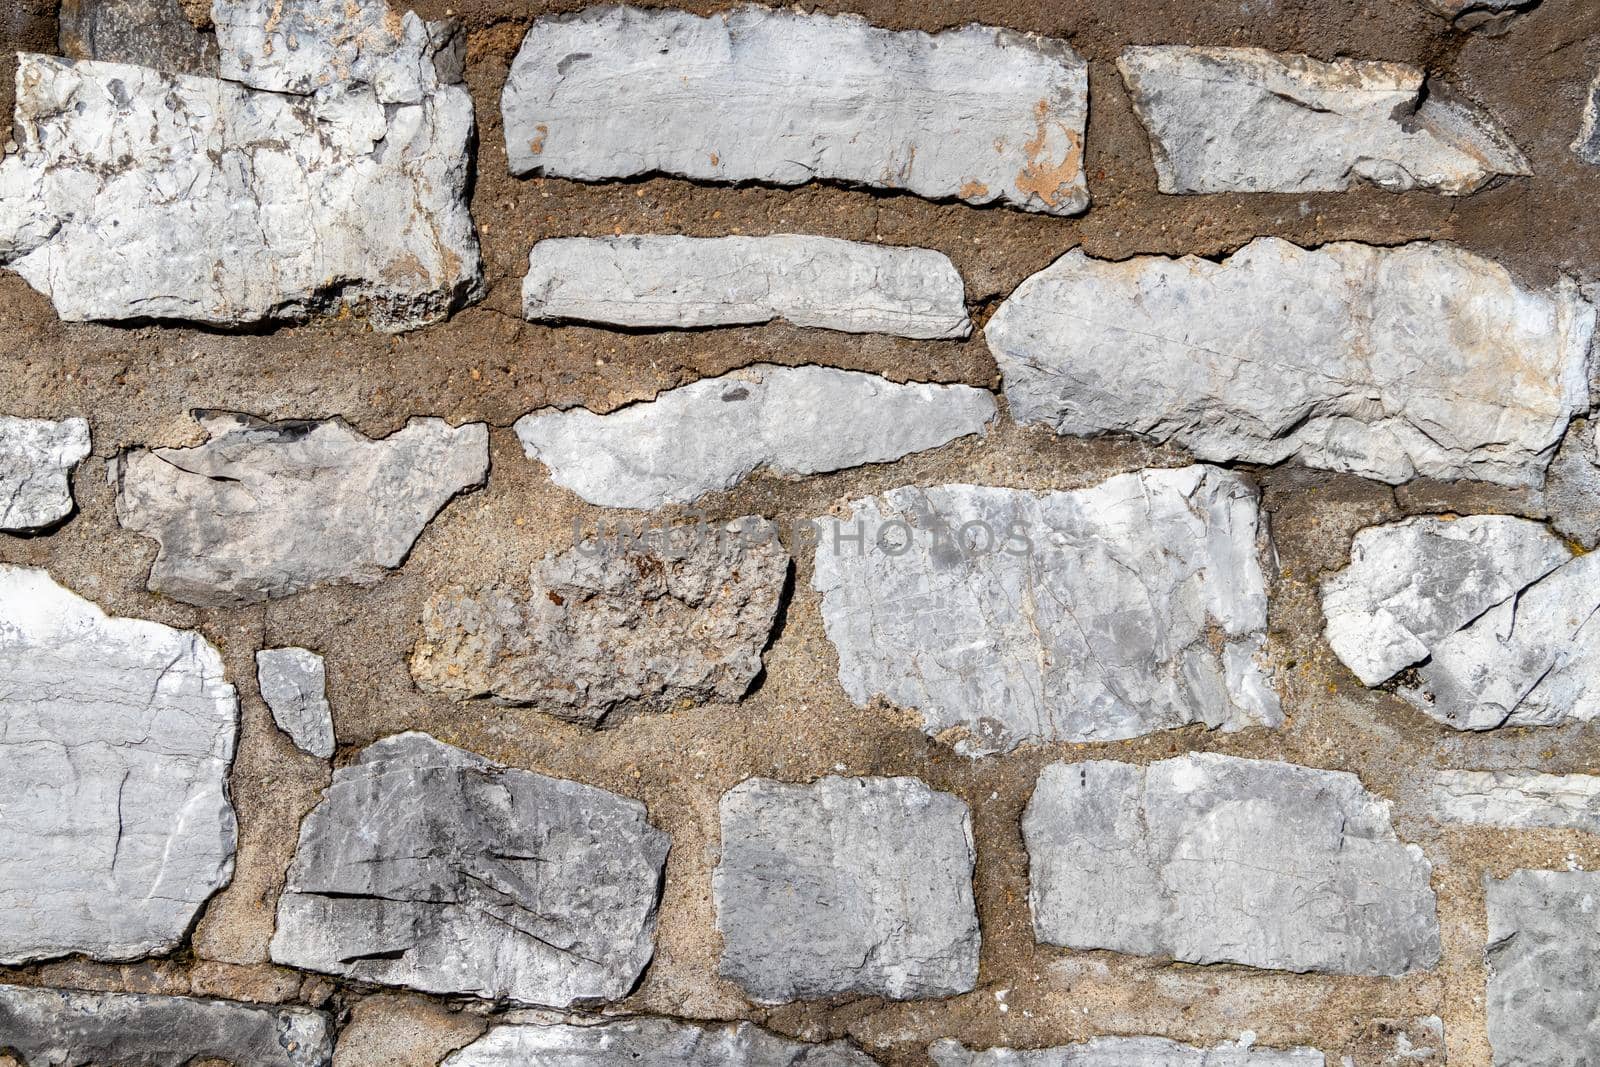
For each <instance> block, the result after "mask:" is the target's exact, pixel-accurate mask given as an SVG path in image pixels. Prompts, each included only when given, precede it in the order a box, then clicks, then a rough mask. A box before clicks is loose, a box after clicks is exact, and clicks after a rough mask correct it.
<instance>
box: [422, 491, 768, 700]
mask: <svg viewBox="0 0 1600 1067" xmlns="http://www.w3.org/2000/svg"><path fill="white" fill-rule="evenodd" d="M759 521H761V520H760V519H757V518H755V517H747V518H745V519H742V520H739V522H738V523H734V524H732V525H730V526H729V527H726V528H723V529H720V530H713V529H710V528H699V529H697V528H693V527H686V528H680V532H678V533H675V534H674V535H673V538H672V540H671V542H670V543H668V544H665V545H653V546H647V545H642V544H638V543H633V544H629V543H627V542H625V541H624V542H621V543H619V542H618V541H617V540H607V539H605V538H589V539H587V540H585V541H583V542H582V543H580V544H579V545H577V546H575V547H573V548H569V549H567V550H566V551H565V552H551V553H549V554H548V555H546V556H545V557H544V559H543V560H542V561H540V562H539V563H538V564H537V565H535V566H534V568H533V573H532V575H531V577H530V582H529V588H528V589H527V591H524V590H522V589H518V588H514V587H512V586H509V585H496V586H492V587H490V588H488V589H485V590H482V591H481V592H478V593H467V592H465V591H464V590H462V589H460V588H455V589H448V590H445V591H443V592H440V593H438V594H436V595H435V596H434V597H433V598H432V599H431V600H429V601H428V603H427V604H426V605H425V606H424V608H423V611H422V637H421V639H420V640H419V641H418V642H417V646H416V648H415V650H414V651H413V653H412V656H411V674H412V677H414V678H415V679H416V681H417V684H418V686H420V687H421V688H422V689H424V690H427V691H429V692H437V693H447V694H449V695H451V696H453V697H455V698H457V699H467V698H470V697H481V696H489V697H493V698H494V699H495V700H496V701H498V702H500V703H506V704H533V705H537V706H538V707H539V708H540V709H541V710H544V711H548V712H550V713H551V714H554V715H558V716H560V717H561V718H564V719H568V720H571V721H574V722H580V723H586V724H592V725H596V726H598V725H600V724H601V723H602V722H603V721H605V719H606V718H607V716H608V715H610V714H611V713H612V712H613V711H615V710H617V709H618V708H620V707H623V706H627V707H629V708H631V709H635V710H653V711H665V710H669V709H676V708H681V707H683V706H685V705H688V704H702V703H706V702H719V703H731V702H734V701H737V700H739V699H740V698H742V697H743V696H744V695H745V693H746V692H748V691H749V689H750V685H751V683H752V682H754V681H755V678H756V676H757V675H758V674H760V673H761V653H762V652H763V651H764V650H765V649H766V646H767V643H768V641H769V639H770V638H771V634H772V627H773V624H774V622H775V621H776V620H777V615H778V605H779V603H780V602H781V601H782V599H783V589H784V583H785V580H786V579H787V577H788V573H789V553H788V551H787V550H785V549H784V547H783V545H782V544H780V543H779V542H778V539H777V538H776V537H772V538H769V539H767V541H766V542H765V543H760V544H756V543H753V538H749V537H745V536H740V534H739V533H738V531H739V530H741V529H742V528H743V524H747V523H750V522H759Z"/></svg>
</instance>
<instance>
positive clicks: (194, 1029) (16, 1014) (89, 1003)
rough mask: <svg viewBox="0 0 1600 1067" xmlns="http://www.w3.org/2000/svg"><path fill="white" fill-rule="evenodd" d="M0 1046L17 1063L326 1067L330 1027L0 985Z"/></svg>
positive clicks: (293, 1011) (134, 996)
mask: <svg viewBox="0 0 1600 1067" xmlns="http://www.w3.org/2000/svg"><path fill="white" fill-rule="evenodd" d="M0 1050H5V1051H8V1052H12V1053H13V1054H14V1055H18V1056H20V1057H21V1060H22V1063H23V1064H24V1067H106V1065H108V1064H116V1065H118V1067H189V1065H190V1064H195V1063H200V1062H204V1061H210V1060H224V1061H226V1062H228V1063H229V1064H232V1065H233V1067H327V1064H328V1063H329V1061H330V1059H331V1057H332V1055H333V1026H332V1024H331V1023H330V1022H329V1019H328V1017H327V1016H326V1015H324V1014H323V1013H322V1012H318V1011H310V1010H308V1009H306V1008H279V1007H270V1008H269V1007H257V1006H255V1005H252V1004H238V1003H235V1002H233V1001H228V1000H198V999H194V998H191V997H165V996H147V995H144V994H138V993H91V992H80V991H78V990H73V989H24V988H22V987H20V986H9V985H7V986H0Z"/></svg>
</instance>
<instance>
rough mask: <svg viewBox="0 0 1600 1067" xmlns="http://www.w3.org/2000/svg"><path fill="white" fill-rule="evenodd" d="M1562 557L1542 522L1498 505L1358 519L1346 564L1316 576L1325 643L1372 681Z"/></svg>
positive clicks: (1565, 554) (1568, 553) (1565, 551)
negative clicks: (1469, 511) (1388, 519)
mask: <svg viewBox="0 0 1600 1067" xmlns="http://www.w3.org/2000/svg"><path fill="white" fill-rule="evenodd" d="M1571 558H1572V550H1571V549H1570V548H1568V547H1567V546H1566V545H1565V544H1563V543H1562V542H1561V539H1560V538H1558V537H1556V536H1555V535H1554V534H1552V533H1551V532H1550V531H1549V529H1548V528H1546V527H1545V526H1544V525H1543V524H1541V523H1537V522H1531V521H1529V520H1528V519H1518V518H1513V517H1511V516H1508V515H1468V516H1465V517H1463V518H1433V517H1422V518H1412V519H1404V520H1402V521H1400V522H1394V523H1389V524H1387V525H1383V526H1372V527H1368V528H1367V529H1365V530H1362V531H1361V532H1360V533H1358V534H1356V538H1355V543H1354V544H1353V545H1352V546H1351V548H1350V566H1348V567H1346V568H1345V569H1344V570H1341V571H1339V572H1338V573H1336V574H1334V575H1333V576H1331V577H1329V578H1327V579H1325V580H1324V581H1323V583H1322V613H1323V615H1324V616H1325V617H1326V619H1327V629H1326V631H1325V633H1326V635H1327V638H1328V644H1329V645H1331V646H1332V647H1333V650H1334V652H1336V653H1337V654H1338V656H1339V658H1340V659H1341V660H1343V661H1344V663H1345V665H1346V666H1347V667H1349V668H1350V669H1351V670H1352V671H1354V672H1355V673H1356V677H1358V678H1360V679H1361V680H1362V681H1363V682H1364V683H1366V684H1367V685H1377V684H1379V683H1380V682H1384V681H1387V680H1388V679H1389V678H1391V677H1393V676H1394V675H1395V674H1396V673H1398V672H1399V671H1401V670H1403V669H1404V668H1406V667H1409V666H1411V665H1412V664H1414V663H1419V662H1421V661H1422V660H1424V659H1427V657H1428V655H1429V653H1430V650H1431V649H1432V648H1433V647H1434V645H1435V644H1436V643H1437V642H1438V641H1439V640H1440V639H1441V638H1443V637H1446V636H1447V635H1449V634H1452V633H1455V632H1456V631H1457V630H1459V629H1460V628H1461V627H1463V626H1465V625H1467V624H1468V623H1470V622H1472V620H1473V619H1476V618H1477V617H1478V616H1480V615H1482V614H1483V613H1484V612H1485V611H1488V610H1489V609H1490V608H1492V607H1494V606H1495V605H1496V604H1499V603H1500V602H1501V601H1503V600H1505V599H1506V598H1508V597H1510V596H1513V595H1515V594H1516V593H1518V592H1520V591H1521V590H1523V589H1525V588H1527V587H1528V586H1529V585H1532V584H1533V583H1534V582H1535V581H1537V580H1539V579H1540V578H1542V577H1544V576H1545V575H1546V574H1549V573H1550V572H1551V571H1553V570H1555V569H1556V568H1557V567H1559V566H1561V565H1562V564H1563V563H1565V562H1567V561H1568V560H1569V559H1571Z"/></svg>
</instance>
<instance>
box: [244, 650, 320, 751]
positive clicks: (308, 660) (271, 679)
mask: <svg viewBox="0 0 1600 1067" xmlns="http://www.w3.org/2000/svg"><path fill="white" fill-rule="evenodd" d="M256 682H257V684H259V685H260V686H261V699H263V700H265V701H266V702H267V707H268V708H270V709H271V710H272V721H273V722H275V723H277V724H278V729H280V730H282V731H283V732H284V733H286V734H288V735H289V739H290V740H291V741H293V742H294V745H295V747H296V748H298V749H299V750H300V751H302V752H305V753H307V754H309V755H312V756H316V757H317V758H318V759H327V758H329V757H330V756H332V755H333V749H334V743H333V709H331V708H330V707H328V669H327V667H326V665H325V664H324V663H323V662H322V657H321V656H319V655H317V654H316V653H315V652H312V651H310V650H308V649H304V648H264V649H262V650H261V651H259V652H257V653H256Z"/></svg>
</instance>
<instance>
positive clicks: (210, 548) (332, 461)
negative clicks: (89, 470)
mask: <svg viewBox="0 0 1600 1067" xmlns="http://www.w3.org/2000/svg"><path fill="white" fill-rule="evenodd" d="M195 417H196V419H197V420H198V421H199V423H200V425H201V427H202V428H203V429H204V430H205V432H206V435H207V437H208V438H209V440H207V442H206V443H205V444H203V445H199V446H196V447H194V448H157V449H154V450H145V449H138V450H136V451H133V452H129V453H127V454H126V455H124V456H122V457H120V458H119V460H118V462H117V464H116V466H115V467H114V469H113V478H114V480H115V484H116V488H117V520H118V521H119V522H120V523H121V524H122V525H123V526H124V527H126V528H127V529H129V530H133V531H134V532H136V533H140V534H144V535H145V536H146V537H150V538H153V539H154V540H156V541H157V542H159V543H160V545H161V551H160V552H159V553H158V554H157V556H156V559H155V563H154V564H153V565H152V566H151V568H150V578H149V583H148V584H149V586H150V588H151V589H153V590H155V591H156V592H158V593H165V594H167V595H168V596H171V597H175V598H177V599H179V600H182V601H185V602H187V603H190V604H199V605H201V606H205V607H222V606H238V605H242V604H251V603H256V602H258V601H262V600H268V599H273V598H277V597H285V596H289V595H291V594H293V593H298V592H300V591H302V590H305V589H311V588H314V587H316V586H320V585H328V584H331V583H353V584H356V585H372V584H374V583H375V582H377V581H378V580H379V579H381V578H383V576H384V575H385V574H386V573H388V572H389V571H391V570H393V569H394V568H396V567H398V566H400V564H401V563H403V562H404V561H405V558H406V554H407V553H408V552H410V551H411V546H412V544H413V543H414V542H415V541H416V539H417V537H418V535H419V534H421V533H422V528H423V527H424V526H426V525H427V523H428V521H429V520H430V519H432V518H433V517H434V515H436V514H438V512H439V510H440V509H441V508H443V507H444V506H445V504H447V503H449V501H450V499H451V498H452V497H454V496H455V495H456V494H458V493H460V492H462V491H463V490H465V489H469V488H474V487H477V486H481V485H482V484H483V483H484V479H485V478H486V477H487V476H488V471H489V434H488V429H487V427H485V426H484V425H483V424H482V423H472V424H470V425H466V426H460V427H452V426H450V425H449V424H448V423H446V422H444V421H443V420H442V419H412V420H411V421H410V422H408V423H407V424H406V428H405V429H403V430H401V431H400V432H398V433H396V434H392V435H391V436H389V437H385V438H383V439H381V440H372V439H370V438H367V437H363V436H362V435H361V434H359V433H357V432H356V431H355V430H353V429H351V428H350V427H349V426H348V425H347V424H346V423H345V422H344V420H343V419H329V420H326V421H316V422H305V421H285V422H265V421H263V420H261V419H257V418H253V417H251V416H249V415H238V414H231V413H226V412H196V413H195Z"/></svg>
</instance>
